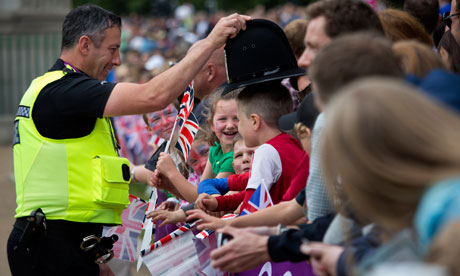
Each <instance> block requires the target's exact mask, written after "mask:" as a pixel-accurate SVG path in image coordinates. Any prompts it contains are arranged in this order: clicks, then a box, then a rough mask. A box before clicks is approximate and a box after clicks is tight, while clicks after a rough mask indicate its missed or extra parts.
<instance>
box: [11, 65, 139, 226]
mask: <svg viewBox="0 0 460 276" xmlns="http://www.w3.org/2000/svg"><path fill="white" fill-rule="evenodd" d="M65 74H66V72H64V71H51V72H47V73H46V74H44V75H43V76H40V77H38V78H36V79H34V80H33V81H32V83H31V85H30V87H29V88H28V89H27V91H26V93H25V94H24V96H23V98H22V100H21V103H20V104H19V108H18V112H17V114H16V118H15V122H14V133H15V135H14V142H13V145H14V174H15V181H16V196H17V198H16V203H17V208H16V215H15V217H16V218H18V217H24V216H29V215H30V213H31V212H32V211H33V210H35V209H37V208H41V209H42V210H43V212H44V213H45V215H46V217H47V219H49V220H67V221H74V222H91V223H104V224H121V212H122V211H123V209H124V208H126V206H127V205H128V204H129V195H128V187H129V182H130V173H129V161H128V159H126V158H121V157H118V154H117V149H116V145H117V144H116V138H115V136H114V134H113V129H112V125H111V123H110V120H109V119H108V118H102V119H101V118H97V119H96V123H95V126H94V129H93V131H92V132H91V133H90V134H88V135H86V136H84V137H80V138H70V139H51V138H47V137H43V136H42V135H41V134H40V133H39V132H38V131H37V128H36V126H35V123H34V121H33V119H32V111H33V108H34V103H35V100H36V99H37V96H38V95H39V93H40V92H41V91H42V89H43V88H44V87H45V86H46V85H47V84H49V83H51V82H54V81H56V80H58V79H60V78H62V77H64V76H65Z"/></svg>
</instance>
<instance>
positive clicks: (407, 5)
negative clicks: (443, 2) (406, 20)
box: [404, 0, 439, 34]
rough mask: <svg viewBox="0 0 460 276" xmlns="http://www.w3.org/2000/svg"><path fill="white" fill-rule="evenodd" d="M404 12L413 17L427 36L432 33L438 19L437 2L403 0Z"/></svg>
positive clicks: (431, 0)
mask: <svg viewBox="0 0 460 276" xmlns="http://www.w3.org/2000/svg"><path fill="white" fill-rule="evenodd" d="M404 11H406V12H408V13H409V14H411V15H412V16H413V17H415V18H416V19H417V20H418V21H419V22H420V23H421V24H422V25H423V27H424V28H425V31H426V32H427V33H428V34H432V33H433V32H434V30H435V28H436V25H437V24H438V19H439V2H438V0H405V1H404Z"/></svg>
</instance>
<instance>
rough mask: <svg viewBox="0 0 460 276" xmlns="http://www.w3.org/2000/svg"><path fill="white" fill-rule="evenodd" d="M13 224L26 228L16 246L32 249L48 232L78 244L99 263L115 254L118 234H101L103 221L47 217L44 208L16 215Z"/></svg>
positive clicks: (21, 228) (27, 250)
mask: <svg viewBox="0 0 460 276" xmlns="http://www.w3.org/2000/svg"><path fill="white" fill-rule="evenodd" d="M14 227H16V228H18V229H20V230H21V231H22V232H23V233H22V236H21V238H20V241H19V245H18V246H17V248H18V249H21V248H23V249H25V251H26V253H28V252H31V249H33V248H32V247H33V245H34V244H36V243H37V242H39V241H40V240H41V239H43V238H44V237H45V236H47V235H52V236H58V237H61V238H63V239H65V240H67V241H68V242H70V243H72V244H75V246H78V247H79V248H80V249H81V250H82V251H83V252H84V253H85V255H86V256H87V257H89V258H90V259H91V260H93V261H94V262H96V263H98V264H100V263H106V262H108V261H110V260H111V259H112V258H113V250H112V247H113V244H114V243H115V242H116V241H117V240H118V236H117V235H112V236H111V237H101V236H102V224H99V223H82V222H73V221H66V220H46V219H45V215H44V214H43V212H42V211H41V209H37V210H35V211H33V212H32V213H31V215H30V216H28V217H22V218H17V219H16V222H15V224H14ZM15 250H16V249H15Z"/></svg>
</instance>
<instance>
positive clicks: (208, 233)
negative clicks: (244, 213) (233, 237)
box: [195, 213, 238, 240]
mask: <svg viewBox="0 0 460 276" xmlns="http://www.w3.org/2000/svg"><path fill="white" fill-rule="evenodd" d="M237 216H238V215H237V214H232V213H230V214H225V215H223V216H222V217H220V219H223V220H228V219H232V218H235V217H237ZM212 233H214V230H209V229H203V230H201V232H200V233H198V234H196V235H195V238H197V239H200V240H203V239H206V238H207V237H209V236H211V234H212Z"/></svg>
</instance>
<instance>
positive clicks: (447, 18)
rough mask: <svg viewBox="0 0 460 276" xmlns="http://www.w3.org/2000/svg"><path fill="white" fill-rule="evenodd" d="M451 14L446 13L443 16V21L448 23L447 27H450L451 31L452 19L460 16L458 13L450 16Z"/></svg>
mask: <svg viewBox="0 0 460 276" xmlns="http://www.w3.org/2000/svg"><path fill="white" fill-rule="evenodd" d="M449 14H450V12H445V13H444V14H443V15H442V20H443V21H444V22H446V25H447V27H449V29H450V26H451V25H452V19H451V18H452V17H454V16H459V15H460V12H457V13H454V14H451V15H449Z"/></svg>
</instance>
